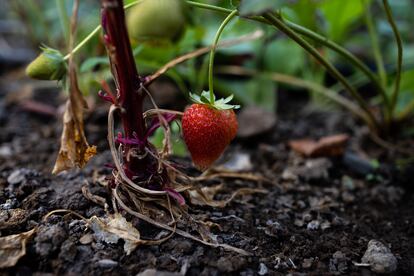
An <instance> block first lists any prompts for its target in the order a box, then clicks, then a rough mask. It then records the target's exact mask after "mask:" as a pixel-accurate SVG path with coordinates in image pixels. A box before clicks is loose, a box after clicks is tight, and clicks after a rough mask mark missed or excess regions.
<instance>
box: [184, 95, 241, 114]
mask: <svg viewBox="0 0 414 276" xmlns="http://www.w3.org/2000/svg"><path fill="white" fill-rule="evenodd" d="M232 99H233V94H232V95H230V96H228V97H227V98H225V99H223V98H222V99H218V100H216V96H215V95H213V100H214V101H213V102H212V101H211V100H210V92H209V91H203V92H201V95H200V96H199V95H197V94H193V93H191V92H190V100H191V101H192V102H194V103H198V104H205V105H208V106H210V107H212V108H214V109H218V110H226V109H238V108H240V105H232V104H229V102H230V101H231V100H232Z"/></svg>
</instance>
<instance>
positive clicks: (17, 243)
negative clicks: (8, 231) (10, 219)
mask: <svg viewBox="0 0 414 276" xmlns="http://www.w3.org/2000/svg"><path fill="white" fill-rule="evenodd" d="M34 233H35V229H32V230H30V231H27V232H23V233H20V234H16V235H10V236H6V237H1V238H0V268H7V267H12V266H14V265H16V263H17V262H18V261H19V259H20V258H21V257H23V256H24V255H25V254H26V243H27V240H28V239H29V238H30V237H31V236H32V235H33V234H34Z"/></svg>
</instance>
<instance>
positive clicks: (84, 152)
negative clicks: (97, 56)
mask: <svg viewBox="0 0 414 276" xmlns="http://www.w3.org/2000/svg"><path fill="white" fill-rule="evenodd" d="M69 78H70V87H69V91H70V97H69V99H68V101H67V102H66V110H65V114H64V115H63V131H62V136H61V140H60V142H61V144H60V150H59V155H58V157H57V160H56V163H55V167H54V168H53V173H54V174H57V173H59V172H62V171H66V170H69V169H72V168H74V167H78V168H82V167H83V166H85V165H86V163H87V162H88V161H89V159H91V158H92V157H93V156H94V155H95V154H96V146H89V144H88V141H87V140H86V137H85V131H84V129H83V112H84V110H85V109H86V108H87V104H86V101H85V99H84V98H83V96H82V93H81V91H80V90H79V86H78V80H77V76H76V71H75V69H74V68H73V67H72V68H71V69H70V72H69Z"/></svg>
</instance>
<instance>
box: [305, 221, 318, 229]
mask: <svg viewBox="0 0 414 276" xmlns="http://www.w3.org/2000/svg"><path fill="white" fill-rule="evenodd" d="M319 225H320V222H319V221H317V220H312V221H311V222H309V223H308V225H307V226H306V228H307V229H308V230H318V229H319Z"/></svg>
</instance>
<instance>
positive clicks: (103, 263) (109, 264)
mask: <svg viewBox="0 0 414 276" xmlns="http://www.w3.org/2000/svg"><path fill="white" fill-rule="evenodd" d="M98 265H99V266H100V267H102V268H113V267H116V266H117V265H118V262H115V261H114V260H111V259H102V260H99V261H98Z"/></svg>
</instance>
